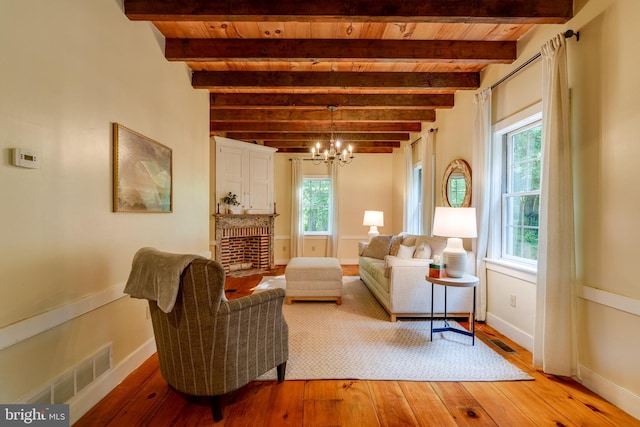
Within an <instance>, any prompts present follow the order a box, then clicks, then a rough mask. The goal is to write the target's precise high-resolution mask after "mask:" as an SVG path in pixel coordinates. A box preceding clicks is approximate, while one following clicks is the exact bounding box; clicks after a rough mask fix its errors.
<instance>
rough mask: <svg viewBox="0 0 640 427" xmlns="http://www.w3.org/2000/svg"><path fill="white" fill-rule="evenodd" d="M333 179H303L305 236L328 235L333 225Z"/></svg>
mask: <svg viewBox="0 0 640 427" xmlns="http://www.w3.org/2000/svg"><path fill="white" fill-rule="evenodd" d="M331 204H332V194H331V178H329V177H304V178H303V179H302V221H303V230H304V234H306V235H309V234H328V233H329V226H330V224H331V221H330V219H331V217H330V215H331V210H330V209H329V207H330V206H331Z"/></svg>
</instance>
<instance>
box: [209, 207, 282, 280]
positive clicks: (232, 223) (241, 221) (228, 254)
mask: <svg viewBox="0 0 640 427" xmlns="http://www.w3.org/2000/svg"><path fill="white" fill-rule="evenodd" d="M276 216H277V214H267V215H259V214H252V215H224V214H215V215H214V217H215V219H216V260H218V261H219V262H220V264H222V266H223V267H224V270H225V272H226V273H228V274H230V275H244V274H247V273H248V272H253V271H255V272H256V273H259V272H261V271H266V270H270V269H271V268H272V267H273V266H274V262H273V233H274V220H275V217H276Z"/></svg>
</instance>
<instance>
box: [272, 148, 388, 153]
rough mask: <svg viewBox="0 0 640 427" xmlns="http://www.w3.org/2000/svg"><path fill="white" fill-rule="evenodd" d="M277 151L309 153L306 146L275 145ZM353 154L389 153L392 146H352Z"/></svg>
mask: <svg viewBox="0 0 640 427" xmlns="http://www.w3.org/2000/svg"><path fill="white" fill-rule="evenodd" d="M277 148H278V153H309V151H310V148H308V147H291V148H288V147H277ZM353 152H354V153H355V154H391V153H393V147H359V146H355V147H353Z"/></svg>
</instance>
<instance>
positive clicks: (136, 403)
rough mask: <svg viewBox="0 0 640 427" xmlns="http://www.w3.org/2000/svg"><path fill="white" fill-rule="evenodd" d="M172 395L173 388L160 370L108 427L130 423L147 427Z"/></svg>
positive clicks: (131, 397)
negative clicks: (149, 420)
mask: <svg viewBox="0 0 640 427" xmlns="http://www.w3.org/2000/svg"><path fill="white" fill-rule="evenodd" d="M170 393H172V390H171V388H170V387H169V386H168V385H167V382H166V381H165V380H164V378H163V377H162V375H161V374H160V370H157V371H156V372H155V373H154V374H153V376H151V378H149V381H147V382H145V383H144V384H143V385H142V386H141V387H139V388H138V390H137V392H136V393H135V394H134V395H133V396H130V400H129V401H127V403H126V404H125V405H124V406H123V407H122V409H121V410H120V411H118V413H117V414H116V415H115V416H114V417H113V418H112V419H111V420H110V421H109V424H108V425H110V426H114V427H115V426H122V425H127V424H128V423H132V424H129V425H135V426H143V425H146V423H147V420H148V419H149V418H152V417H153V415H154V414H155V412H156V411H158V409H159V408H160V406H161V405H162V403H163V402H164V401H165V400H166V399H167V397H168V396H169V394H170Z"/></svg>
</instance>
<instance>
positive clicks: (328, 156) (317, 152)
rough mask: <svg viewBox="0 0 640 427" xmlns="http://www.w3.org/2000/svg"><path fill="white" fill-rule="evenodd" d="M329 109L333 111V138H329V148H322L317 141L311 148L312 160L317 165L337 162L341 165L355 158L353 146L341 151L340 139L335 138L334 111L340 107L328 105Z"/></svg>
mask: <svg viewBox="0 0 640 427" xmlns="http://www.w3.org/2000/svg"><path fill="white" fill-rule="evenodd" d="M327 109H328V110H329V111H330V112H331V139H329V148H325V149H324V150H323V149H322V147H321V145H320V142H316V145H315V146H314V147H312V148H311V160H313V163H314V164H316V165H319V164H320V163H322V162H324V163H328V164H332V163H333V162H337V163H338V164H339V165H340V166H344V165H346V164H349V163H351V161H352V160H353V147H352V146H351V145H349V146H348V147H345V148H344V149H343V150H342V151H340V145H341V144H340V141H336V140H335V139H334V138H333V112H334V111H336V110H337V109H338V107H337V106H335V105H329V106H327Z"/></svg>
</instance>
